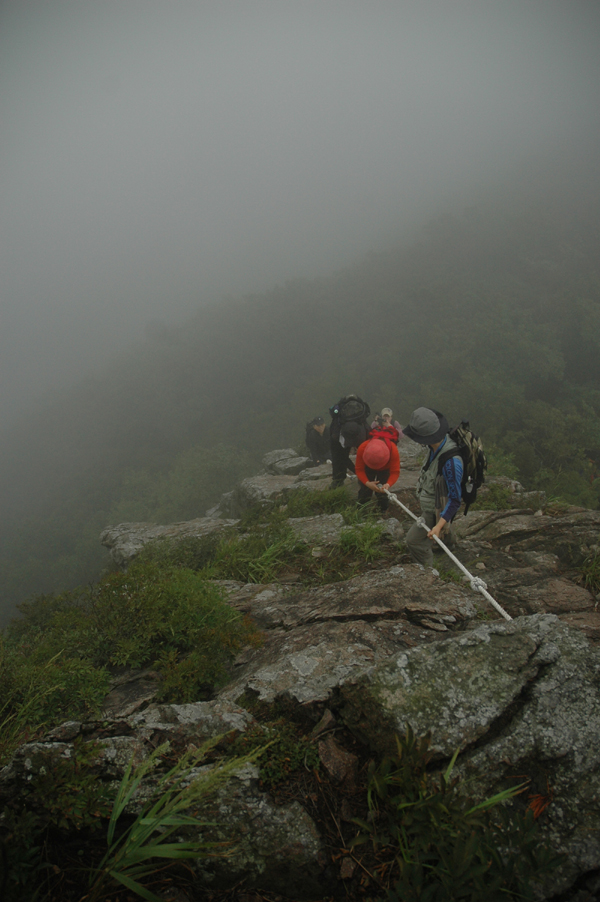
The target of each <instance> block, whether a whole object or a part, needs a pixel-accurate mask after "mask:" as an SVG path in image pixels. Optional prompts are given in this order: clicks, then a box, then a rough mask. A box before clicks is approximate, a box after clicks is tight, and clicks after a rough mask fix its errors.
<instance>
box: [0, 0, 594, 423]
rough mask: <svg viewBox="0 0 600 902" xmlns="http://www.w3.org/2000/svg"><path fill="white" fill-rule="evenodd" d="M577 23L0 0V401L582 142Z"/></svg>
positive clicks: (492, 5)
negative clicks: (152, 325)
mask: <svg viewBox="0 0 600 902" xmlns="http://www.w3.org/2000/svg"><path fill="white" fill-rule="evenodd" d="M599 38H600V16H599V4H598V3H597V2H596V0H561V2H553V0H364V2H354V0H339V2H338V0H295V2H286V0H212V2H203V0H194V2H192V0H1V2H0V304H1V309H0V316H1V320H0V416H2V418H3V419H4V420H5V422H7V421H8V422H9V421H10V419H11V418H12V417H13V416H14V414H15V413H17V412H18V411H19V410H21V409H23V408H25V407H26V406H27V404H28V403H30V401H31V400H32V399H33V398H34V397H35V396H36V395H37V394H39V393H40V392H44V391H47V390H49V389H50V390H51V389H53V388H58V387H60V386H62V385H65V384H67V383H68V381H69V380H70V379H72V378H74V377H75V376H77V375H79V374H81V373H84V372H85V371H86V370H87V369H88V368H90V367H94V366H97V365H98V364H99V363H102V362H103V361H105V360H106V359H108V358H109V356H110V354H111V352H112V350H113V349H115V348H117V349H118V348H121V347H123V346H124V345H126V344H127V343H129V342H130V341H132V340H136V339H138V338H141V337H142V336H143V335H144V329H145V326H146V324H147V323H148V322H150V321H153V320H156V319H162V320H165V321H166V322H170V321H176V320H181V319H182V317H184V316H185V315H186V314H187V313H189V312H190V311H191V310H193V309H194V308H195V307H196V306H197V305H198V304H200V303H204V302H206V301H211V300H214V299H219V298H221V297H223V296H225V295H230V294H234V295H238V294H245V293H249V292H253V291H263V290H265V289H267V288H270V287H272V286H273V285H274V284H275V283H277V282H283V281H285V280H287V279H291V278H296V277H298V276H301V277H307V278H312V277H314V276H317V275H325V274H328V273H330V272H332V271H335V270H336V269H339V268H341V267H343V266H344V265H346V264H348V263H350V262H352V261H353V260H355V259H357V258H360V257H362V255H363V254H364V253H366V252H367V251H369V250H378V249H383V248H385V247H386V246H388V245H389V244H391V243H392V242H393V241H394V240H396V236H400V235H402V234H404V233H406V230H407V229H408V230H410V229H411V228H414V227H416V226H418V225H420V224H421V223H422V222H423V221H424V219H426V218H427V217H428V216H429V215H431V213H432V212H434V211H436V210H437V209H440V208H443V207H444V205H446V204H452V203H457V204H458V205H459V208H460V203H461V201H462V199H463V198H464V199H467V200H468V197H469V192H472V191H473V190H475V189H477V188H478V187H480V186H482V185H485V184H491V183H492V182H493V181H494V180H495V179H497V178H499V177H504V176H506V175H507V174H509V173H510V171H511V168H512V167H518V166H520V165H521V164H522V163H523V162H524V161H527V160H530V159H531V158H532V156H535V155H536V154H545V153H548V152H551V151H554V150H556V151H557V152H564V153H565V161H566V162H565V165H568V162H567V161H568V160H569V154H570V152H571V150H574V149H576V148H578V147H579V146H581V145H584V144H586V143H587V144H588V146H589V147H590V148H592V149H594V147H595V148H596V149H598V147H599V145H598V134H599V132H598V126H599V121H600V91H599V89H600V77H599V76H600V53H599V46H600V43H599ZM594 142H595V145H594ZM232 327H235V324H234V323H232Z"/></svg>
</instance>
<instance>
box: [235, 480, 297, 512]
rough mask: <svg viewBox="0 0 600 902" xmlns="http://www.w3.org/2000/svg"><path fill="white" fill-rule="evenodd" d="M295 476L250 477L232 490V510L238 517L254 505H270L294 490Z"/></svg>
mask: <svg viewBox="0 0 600 902" xmlns="http://www.w3.org/2000/svg"><path fill="white" fill-rule="evenodd" d="M295 483H296V477H295V476H271V475H267V476H251V477H249V478H248V479H244V480H243V481H242V482H241V483H240V484H239V486H238V487H237V488H236V489H235V490H234V493H233V501H232V508H233V509H234V510H235V512H236V515H237V516H240V515H241V514H242V513H243V512H244V511H245V510H247V509H248V508H249V507H253V505H255V504H272V503H273V502H274V501H276V500H277V499H279V498H281V497H282V496H283V494H284V492H288V491H289V490H290V489H292V488H296V485H295Z"/></svg>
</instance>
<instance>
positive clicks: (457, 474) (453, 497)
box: [440, 457, 463, 522]
mask: <svg viewBox="0 0 600 902" xmlns="http://www.w3.org/2000/svg"><path fill="white" fill-rule="evenodd" d="M442 473H443V475H444V479H445V480H446V485H447V487H448V503H447V504H446V507H445V508H444V510H443V511H442V513H441V515H440V516H442V517H443V518H444V520H446V521H448V522H450V520H451V519H452V517H453V516H454V515H455V514H456V513H457V512H458V509H459V507H460V505H461V502H462V492H461V488H460V484H461V482H462V476H463V462H462V458H461V457H451V458H450V460H447V461H446V463H445V464H444V466H443V467H442Z"/></svg>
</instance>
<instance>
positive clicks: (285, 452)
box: [262, 448, 298, 473]
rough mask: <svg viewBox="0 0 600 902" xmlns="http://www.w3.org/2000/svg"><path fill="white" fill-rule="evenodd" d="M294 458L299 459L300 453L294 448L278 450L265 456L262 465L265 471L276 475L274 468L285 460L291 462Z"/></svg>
mask: <svg viewBox="0 0 600 902" xmlns="http://www.w3.org/2000/svg"><path fill="white" fill-rule="evenodd" d="M293 457H298V452H297V451H296V450H295V449H294V448H278V449H276V450H275V451H269V452H268V454H265V456H264V457H263V459H262V465H263V467H264V468H265V470H268V471H269V472H270V473H274V472H275V470H274V469H273V467H275V466H276V465H277V464H278V463H281V462H282V461H284V460H291V459H292V458H293Z"/></svg>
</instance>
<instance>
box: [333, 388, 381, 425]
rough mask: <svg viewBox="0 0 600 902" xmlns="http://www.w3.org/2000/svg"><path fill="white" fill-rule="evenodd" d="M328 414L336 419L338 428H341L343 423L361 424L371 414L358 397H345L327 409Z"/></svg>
mask: <svg viewBox="0 0 600 902" xmlns="http://www.w3.org/2000/svg"><path fill="white" fill-rule="evenodd" d="M329 413H330V414H331V416H332V417H333V418H334V419H337V421H338V423H339V424H340V426H343V425H344V423H361V424H362V423H363V421H364V420H366V419H367V417H368V416H369V414H370V413H371V408H370V407H369V405H368V404H367V402H366V401H363V399H362V398H359V397H358V395H346V397H345V398H341V400H339V401H338V403H337V404H335V405H334V406H333V407H331V408H330V409H329Z"/></svg>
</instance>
